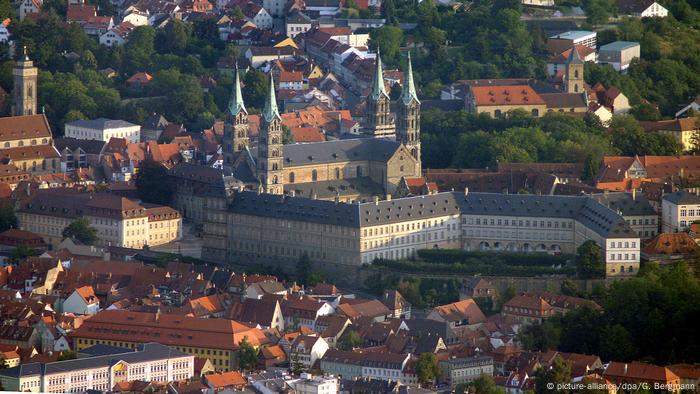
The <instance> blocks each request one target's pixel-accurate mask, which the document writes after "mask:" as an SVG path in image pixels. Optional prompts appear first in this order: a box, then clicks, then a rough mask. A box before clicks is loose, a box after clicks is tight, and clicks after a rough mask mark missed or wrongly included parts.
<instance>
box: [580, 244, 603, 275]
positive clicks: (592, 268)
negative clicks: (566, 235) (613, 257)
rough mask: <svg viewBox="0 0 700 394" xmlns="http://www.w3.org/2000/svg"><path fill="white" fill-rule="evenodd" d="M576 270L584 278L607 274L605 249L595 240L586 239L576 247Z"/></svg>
mask: <svg viewBox="0 0 700 394" xmlns="http://www.w3.org/2000/svg"><path fill="white" fill-rule="evenodd" d="M576 270H577V272H578V275H579V277H581V278H584V279H591V278H600V277H603V276H605V260H603V250H602V249H601V247H600V246H599V245H598V244H597V243H596V242H595V241H586V242H584V243H582V244H581V246H579V247H578V249H576Z"/></svg>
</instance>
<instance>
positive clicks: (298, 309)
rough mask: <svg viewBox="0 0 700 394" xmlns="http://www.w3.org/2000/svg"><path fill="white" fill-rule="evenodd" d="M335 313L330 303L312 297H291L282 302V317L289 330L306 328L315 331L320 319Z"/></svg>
mask: <svg viewBox="0 0 700 394" xmlns="http://www.w3.org/2000/svg"><path fill="white" fill-rule="evenodd" d="M333 312H335V310H334V309H333V307H332V306H331V305H330V304H329V303H327V302H325V301H319V300H316V299H314V298H310V297H304V296H289V297H288V298H287V299H286V300H283V301H282V316H284V325H285V327H287V329H290V328H298V327H301V326H306V327H310V328H311V329H312V330H313V329H315V328H316V320H317V319H318V318H319V317H321V316H326V315H330V314H331V313H333Z"/></svg>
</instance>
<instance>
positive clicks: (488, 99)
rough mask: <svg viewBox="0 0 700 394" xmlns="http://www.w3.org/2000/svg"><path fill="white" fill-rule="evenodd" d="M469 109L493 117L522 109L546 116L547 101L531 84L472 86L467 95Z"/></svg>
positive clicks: (534, 114)
mask: <svg viewBox="0 0 700 394" xmlns="http://www.w3.org/2000/svg"><path fill="white" fill-rule="evenodd" d="M465 100H466V105H467V111H469V112H473V113H477V114H482V113H487V114H489V115H491V117H492V118H499V117H502V116H507V114H508V112H510V111H513V110H516V109H521V110H524V111H526V112H527V113H529V114H530V115H532V116H533V117H536V118H537V117H540V116H544V114H545V112H546V111H547V105H546V103H545V101H544V100H543V99H542V97H540V95H539V94H537V92H535V90H534V89H532V87H530V86H529V85H525V84H522V85H500V86H499V85H492V86H476V85H474V86H471V87H470V89H469V91H468V92H467V95H466V98H465Z"/></svg>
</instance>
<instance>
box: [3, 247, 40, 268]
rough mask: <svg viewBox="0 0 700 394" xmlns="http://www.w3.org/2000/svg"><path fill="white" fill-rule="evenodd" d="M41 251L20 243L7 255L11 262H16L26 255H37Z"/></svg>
mask: <svg viewBox="0 0 700 394" xmlns="http://www.w3.org/2000/svg"><path fill="white" fill-rule="evenodd" d="M40 254H41V252H39V251H38V250H36V249H32V248H30V247H28V246H25V245H20V246H18V247H16V248H15V250H13V251H12V253H11V254H10V256H9V259H10V262H11V263H13V264H18V263H20V262H21V261H23V260H24V259H26V258H27V257H33V256H39V255H40Z"/></svg>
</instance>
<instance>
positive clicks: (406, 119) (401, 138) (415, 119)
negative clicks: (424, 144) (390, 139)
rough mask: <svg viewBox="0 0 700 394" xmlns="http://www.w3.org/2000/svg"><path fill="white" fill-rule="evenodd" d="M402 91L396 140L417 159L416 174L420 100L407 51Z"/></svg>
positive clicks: (398, 109) (398, 108) (418, 152)
mask: <svg viewBox="0 0 700 394" xmlns="http://www.w3.org/2000/svg"><path fill="white" fill-rule="evenodd" d="M405 79H406V80H405V83H404V84H403V91H402V92H401V97H400V98H399V102H398V103H397V104H398V105H397V114H396V140H397V141H398V142H400V143H402V144H404V145H405V146H406V148H408V150H409V151H410V152H411V155H413V157H414V158H415V159H416V160H417V161H418V168H417V170H418V171H417V172H416V173H417V174H420V173H421V164H420V100H418V94H416V86H415V84H414V83H413V67H412V66H411V53H410V52H409V53H408V67H407V69H406V73H405Z"/></svg>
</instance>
